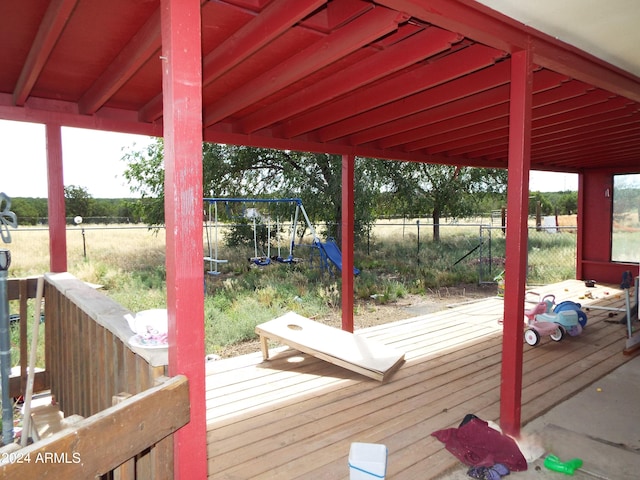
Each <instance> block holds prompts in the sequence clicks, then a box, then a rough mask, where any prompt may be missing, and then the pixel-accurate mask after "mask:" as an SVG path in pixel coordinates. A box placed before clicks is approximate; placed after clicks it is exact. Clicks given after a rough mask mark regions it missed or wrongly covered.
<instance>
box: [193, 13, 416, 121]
mask: <svg viewBox="0 0 640 480" xmlns="http://www.w3.org/2000/svg"><path fill="white" fill-rule="evenodd" d="M405 20H406V17H405V16H404V15H403V14H399V13H398V12H395V11H393V10H388V9H385V8H375V9H373V10H371V11H370V12H368V13H366V14H365V15H362V16H360V17H358V18H356V19H355V20H353V21H352V22H350V23H348V24H347V25H346V26H344V27H342V28H341V29H339V30H336V31H335V32H333V33H331V34H330V35H328V36H327V37H326V38H324V39H323V40H321V41H319V42H316V43H314V44H313V45H311V46H309V47H308V48H305V49H304V50H303V51H301V52H300V53H299V54H297V55H295V56H293V57H291V58H290V59H289V60H286V61H284V62H282V63H281V64H279V65H277V66H275V67H274V68H272V69H271V70H269V71H268V72H266V73H264V74H263V75H260V76H259V77H257V78H256V79H255V80H253V81H251V82H249V83H246V84H244V85H242V86H241V87H239V88H237V89H235V90H234V91H233V92H232V93H231V94H229V95H227V96H225V97H224V98H222V99H219V100H217V101H216V102H215V103H214V104H213V105H211V106H210V107H209V108H207V111H206V113H205V122H204V124H205V126H209V125H212V124H214V123H216V122H219V121H221V120H224V119H225V118H227V117H228V116H230V115H233V114H234V113H235V112H237V111H239V110H242V109H243V108H245V107H247V106H249V105H251V104H252V103H254V102H257V101H259V100H261V99H263V98H265V97H268V96H269V95H271V94H273V93H275V92H277V91H279V90H281V89H283V88H285V87H287V86H288V85H291V84H292V83H295V82H296V81H298V80H300V79H302V78H304V77H306V76H307V75H310V74H311V73H314V72H316V71H317V70H318V69H321V68H322V67H324V66H326V65H329V64H331V63H333V62H335V61H337V60H339V59H340V58H343V57H345V56H347V55H349V54H350V53H352V52H354V51H355V50H358V49H359V48H362V47H363V46H365V45H367V44H369V43H371V42H373V41H374V40H377V39H379V38H380V37H383V36H384V35H387V34H388V33H390V32H392V31H393V30H395V29H397V28H398V23H400V22H403V21H405Z"/></svg>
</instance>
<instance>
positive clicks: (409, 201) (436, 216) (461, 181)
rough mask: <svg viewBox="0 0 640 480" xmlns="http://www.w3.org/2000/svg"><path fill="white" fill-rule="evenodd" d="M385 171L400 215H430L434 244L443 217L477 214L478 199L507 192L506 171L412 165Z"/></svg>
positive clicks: (392, 165) (395, 165)
mask: <svg viewBox="0 0 640 480" xmlns="http://www.w3.org/2000/svg"><path fill="white" fill-rule="evenodd" d="M385 168H386V170H387V172H386V175H385V178H386V179H387V181H388V184H387V186H386V187H387V189H388V190H389V191H391V192H393V194H394V195H393V196H394V197H395V199H396V202H398V204H399V205H401V208H403V214H407V215H420V214H422V213H423V212H425V211H429V212H430V213H431V218H432V220H433V240H434V241H435V242H438V241H440V219H441V218H442V217H445V216H451V217H462V216H465V215H469V214H471V213H476V204H477V203H478V200H479V199H480V198H482V197H483V196H485V195H488V194H495V193H504V192H505V190H506V181H507V171H506V170H497V169H488V168H471V167H459V166H452V165H438V164H428V163H412V162H389V163H387V164H386V166H385Z"/></svg>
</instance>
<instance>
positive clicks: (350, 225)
mask: <svg viewBox="0 0 640 480" xmlns="http://www.w3.org/2000/svg"><path fill="white" fill-rule="evenodd" d="M355 161H356V160H355V156H353V155H343V156H342V212H341V214H342V215H341V228H342V246H341V247H342V329H343V330H346V331H347V332H353V245H354V205H355V196H354V192H355V188H354V185H355V184H354V170H355Z"/></svg>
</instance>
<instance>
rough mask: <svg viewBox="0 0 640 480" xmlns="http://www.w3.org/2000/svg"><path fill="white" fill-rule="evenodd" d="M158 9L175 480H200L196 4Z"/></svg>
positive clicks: (203, 442) (195, 0) (203, 463)
mask: <svg viewBox="0 0 640 480" xmlns="http://www.w3.org/2000/svg"><path fill="white" fill-rule="evenodd" d="M161 8H162V11H161V30H162V57H161V58H160V59H159V61H160V62H162V91H163V104H164V111H163V115H164V162H165V223H166V232H167V248H166V251H167V260H166V262H167V308H168V311H169V374H170V375H172V376H173V375H177V374H184V375H186V376H187V377H188V379H189V398H190V406H191V418H190V421H189V423H188V424H187V425H186V426H184V427H183V428H181V429H180V430H179V431H178V432H177V433H176V435H175V437H174V459H175V465H174V468H175V474H174V478H176V479H191V478H207V436H206V406H205V381H204V375H205V372H204V289H203V283H204V278H203V275H204V268H203V263H202V258H203V247H202V68H201V65H202V58H201V57H202V52H201V27H200V24H201V19H200V0H162V2H161Z"/></svg>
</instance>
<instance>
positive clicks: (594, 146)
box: [535, 124, 640, 165]
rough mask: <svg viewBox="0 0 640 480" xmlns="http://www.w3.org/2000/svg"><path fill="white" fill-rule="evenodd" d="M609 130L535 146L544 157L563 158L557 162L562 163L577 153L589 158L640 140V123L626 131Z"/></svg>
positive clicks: (537, 152)
mask: <svg viewBox="0 0 640 480" xmlns="http://www.w3.org/2000/svg"><path fill="white" fill-rule="evenodd" d="M613 130H614V131H609V132H608V134H605V133H604V132H602V133H600V132H598V133H594V134H592V135H589V134H584V135H579V136H576V137H574V138H571V139H567V140H565V141H562V142H557V145H556V146H554V145H550V146H549V145H542V146H541V147H539V148H538V147H537V148H535V153H536V155H540V156H541V157H543V158H547V159H551V158H554V157H555V158H558V159H561V160H560V161H559V162H557V163H556V164H557V165H561V164H562V161H564V160H566V159H568V158H570V157H573V156H574V155H576V154H583V155H584V156H585V158H586V159H588V157H589V155H591V153H593V154H596V153H598V152H607V151H613V150H614V149H615V148H616V146H619V145H624V146H627V145H633V144H634V142H637V141H638V136H639V135H640V125H637V124H636V125H634V126H631V127H627V129H626V131H623V132H618V131H616V130H617V129H613Z"/></svg>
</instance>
